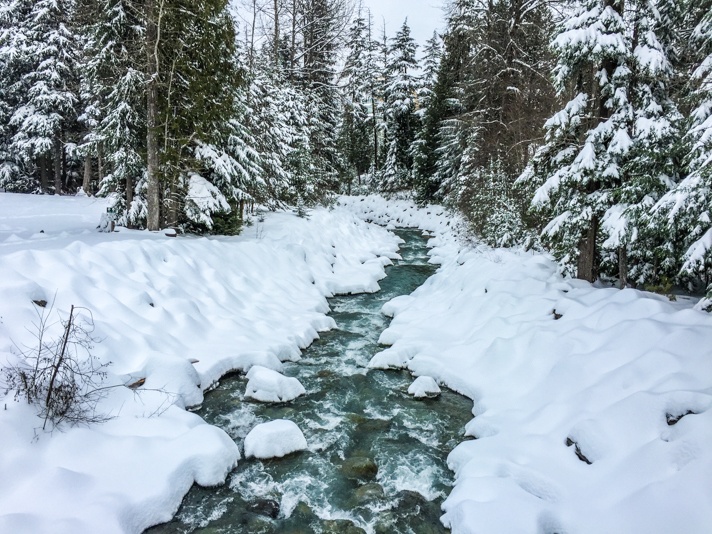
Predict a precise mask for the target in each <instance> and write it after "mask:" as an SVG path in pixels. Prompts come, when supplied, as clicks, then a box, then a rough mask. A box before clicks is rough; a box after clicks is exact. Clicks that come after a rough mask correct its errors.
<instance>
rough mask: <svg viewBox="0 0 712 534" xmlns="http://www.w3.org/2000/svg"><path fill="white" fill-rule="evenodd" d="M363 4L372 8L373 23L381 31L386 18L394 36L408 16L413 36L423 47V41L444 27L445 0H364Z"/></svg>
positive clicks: (388, 30) (387, 27)
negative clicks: (443, 7) (443, 8)
mask: <svg viewBox="0 0 712 534" xmlns="http://www.w3.org/2000/svg"><path fill="white" fill-rule="evenodd" d="M362 2H363V6H364V7H366V8H369V9H370V10H371V14H372V15H373V23H374V26H375V27H376V30H377V31H378V32H380V29H381V28H382V27H383V19H385V20H386V31H387V33H388V35H389V36H390V37H393V36H394V35H395V33H396V32H397V31H398V29H399V28H400V27H401V24H403V21H404V20H405V18H406V17H408V26H410V29H411V31H412V32H413V33H412V34H413V38H414V39H415V40H416V41H417V42H418V45H419V46H420V47H421V48H422V45H423V43H425V41H427V40H428V39H430V37H431V36H432V35H433V30H442V27H443V10H442V6H443V3H444V2H443V0H362Z"/></svg>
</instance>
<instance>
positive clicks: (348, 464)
mask: <svg viewBox="0 0 712 534" xmlns="http://www.w3.org/2000/svg"><path fill="white" fill-rule="evenodd" d="M341 472H342V473H343V475H344V476H345V477H346V478H350V479H357V480H368V479H371V478H375V477H376V475H377V474H378V466H377V465H376V462H374V461H373V460H371V459H370V458H366V457H364V456H353V457H351V458H347V459H346V460H345V461H344V463H343V464H341Z"/></svg>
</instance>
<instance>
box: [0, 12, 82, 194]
mask: <svg viewBox="0 0 712 534" xmlns="http://www.w3.org/2000/svg"><path fill="white" fill-rule="evenodd" d="M25 4H26V2H24V1H21V2H17V3H16V4H15V5H14V6H13V8H12V9H14V10H15V14H16V15H19V16H18V17H17V18H16V19H15V22H16V24H17V25H18V26H17V28H15V30H14V32H15V35H16V37H15V39H16V41H15V43H14V46H17V49H16V50H15V51H14V52H10V53H15V54H17V55H18V60H19V61H18V62H19V64H18V65H17V69H16V70H15V72H14V73H13V74H14V76H13V79H12V80H11V82H10V83H11V91H12V92H13V93H14V97H15V101H14V107H13V110H12V115H11V117H10V121H9V124H10V127H11V129H12V141H11V143H10V145H9V147H8V150H9V151H10V152H11V153H13V154H15V157H16V158H17V159H19V161H20V162H21V163H22V165H23V166H24V168H25V169H31V168H35V169H38V170H39V174H40V177H41V187H42V189H43V190H47V189H48V188H49V176H50V174H52V175H53V176H54V191H55V193H56V194H59V193H61V192H62V188H63V178H64V175H65V172H64V169H63V161H64V156H65V142H66V141H67V138H66V135H65V132H66V130H67V129H68V128H69V127H70V123H71V122H72V121H73V120H75V119H76V110H75V106H76V104H77V101H78V96H77V92H78V86H77V70H78V69H77V67H78V56H79V40H78V38H77V36H76V35H75V34H74V33H73V31H72V29H71V17H72V16H73V14H74V9H75V4H74V2H73V1H72V0H36V1H35V2H30V4H31V8H30V9H29V10H28V9H27V8H26V7H25Z"/></svg>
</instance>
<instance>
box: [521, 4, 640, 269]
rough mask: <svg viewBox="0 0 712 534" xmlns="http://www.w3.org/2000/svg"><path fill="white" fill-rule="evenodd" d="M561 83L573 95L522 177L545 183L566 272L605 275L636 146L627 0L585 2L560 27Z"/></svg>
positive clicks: (540, 197) (554, 244)
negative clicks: (610, 223) (606, 249)
mask: <svg viewBox="0 0 712 534" xmlns="http://www.w3.org/2000/svg"><path fill="white" fill-rule="evenodd" d="M553 46H554V49H555V52H556V54H557V56H558V64H557V67H556V69H555V73H554V75H555V84H556V88H557V90H558V92H559V94H560V95H561V96H564V95H566V94H572V95H573V96H572V98H569V100H568V102H567V103H566V105H565V106H564V108H563V109H562V110H561V111H559V112H558V113H556V114H555V115H554V116H553V117H552V118H551V119H549V120H548V121H547V122H546V124H545V128H546V142H545V144H544V145H543V146H542V147H541V148H540V149H539V150H538V152H537V154H536V156H535V157H534V159H533V161H532V162H531V164H530V165H529V167H528V168H527V170H526V171H525V173H524V174H523V175H522V177H521V180H523V181H526V180H532V181H534V182H535V183H538V184H539V187H538V189H537V191H536V194H535V196H534V200H533V205H534V206H535V207H536V208H538V209H540V210H542V211H543V216H544V218H545V219H546V220H547V221H548V222H547V224H546V226H545V228H544V230H543V232H542V238H543V239H544V241H545V242H546V243H547V244H548V246H549V247H551V249H552V251H553V252H554V254H555V256H556V257H557V259H559V260H560V262H561V264H562V266H563V267H564V268H565V270H567V271H569V272H573V273H575V274H576V276H578V277H579V278H582V279H585V280H589V281H593V280H594V279H595V278H596V277H597V276H598V269H599V261H600V260H599V248H598V237H599V227H600V221H601V218H602V217H603V216H604V214H605V213H606V210H607V209H609V208H610V207H611V204H612V199H611V192H612V191H613V190H614V189H615V188H616V187H617V186H618V184H619V183H620V180H621V178H622V165H623V163H624V161H625V157H626V156H627V154H628V151H629V150H630V147H631V144H632V139H631V136H630V122H631V120H632V118H633V110H632V107H631V102H630V95H629V83H630V75H631V67H630V64H629V59H630V54H629V52H630V44H629V37H628V35H627V32H626V25H625V22H624V19H623V2H622V0H603V1H601V0H585V1H583V2H581V3H580V5H579V6H578V7H577V8H576V11H575V12H574V14H573V16H572V17H571V18H569V19H567V20H566V21H565V22H564V23H563V24H562V25H561V27H560V30H559V32H558V35H557V36H556V38H555V40H554V42H553Z"/></svg>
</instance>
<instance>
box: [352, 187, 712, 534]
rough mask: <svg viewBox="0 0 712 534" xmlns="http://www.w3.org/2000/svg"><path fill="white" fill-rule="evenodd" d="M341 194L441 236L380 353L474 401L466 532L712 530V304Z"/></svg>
mask: <svg viewBox="0 0 712 534" xmlns="http://www.w3.org/2000/svg"><path fill="white" fill-rule="evenodd" d="M342 204H345V205H346V207H347V208H348V209H350V210H351V211H353V212H356V213H358V214H359V216H361V217H362V218H363V219H364V220H369V221H374V222H378V223H380V224H384V225H390V226H406V225H407V226H417V227H419V228H421V229H423V230H425V231H428V232H431V233H433V234H434V235H435V238H434V239H433V240H432V242H431V244H432V245H434V248H433V250H432V256H433V261H435V262H437V263H439V264H441V267H440V269H439V270H438V272H437V274H436V275H434V276H433V277H431V278H430V279H429V280H428V281H427V282H426V283H425V285H423V286H422V287H420V288H419V289H418V290H416V291H415V293H414V294H413V295H411V296H407V297H400V298H397V299H394V300H393V301H391V302H390V303H388V304H387V305H386V306H384V312H385V313H387V314H389V315H394V317H395V318H394V321H393V323H392V324H391V326H390V328H388V329H387V330H386V331H385V332H384V333H383V335H382V336H381V340H380V341H381V342H382V343H384V344H386V345H391V346H390V347H389V348H387V349H385V350H384V351H383V352H381V353H380V354H378V355H376V356H375V357H374V358H373V360H372V361H371V364H370V365H371V366H372V367H405V368H407V369H410V370H411V371H412V372H413V373H414V374H416V375H427V376H432V377H434V378H436V379H437V380H438V381H440V382H441V383H444V384H447V385H448V386H450V387H451V388H453V389H455V390H458V391H460V392H461V393H463V394H465V395H467V396H469V397H471V398H472V399H473V401H474V408H473V414H474V415H475V416H476V417H475V418H474V419H473V420H472V422H471V423H470V424H469V425H468V428H467V434H468V435H470V436H473V437H475V438H477V439H475V440H470V441H465V442H463V443H462V444H460V445H459V446H458V447H457V448H456V449H455V450H454V451H453V452H452V454H451V455H450V457H449V464H450V466H451V468H452V469H453V470H454V471H455V473H456V477H457V481H456V485H455V488H454V489H453V491H452V493H451V495H450V496H449V497H448V498H447V500H446V501H445V504H444V511H445V515H444V517H443V521H444V522H445V524H446V525H448V526H450V527H451V528H452V530H453V532H455V533H470V532H472V533H474V532H479V533H498V532H501V533H512V532H531V533H534V532H540V533H555V532H558V533H561V532H569V533H592V534H593V533H601V532H606V533H621V534H624V533H633V532H635V533H637V532H645V533H661V534H663V533H686V534H697V533H699V534H703V533H709V532H712V447H710V444H711V443H712V410H711V409H710V407H712V316H710V315H709V314H707V313H704V312H701V311H697V310H695V309H693V305H694V301H693V300H686V299H684V298H678V300H677V301H676V302H670V301H669V300H668V298H666V297H664V296H659V295H655V294H651V293H646V292H641V291H636V290H632V289H626V290H624V291H620V290H617V289H603V288H594V287H592V286H591V285H590V284H588V283H585V282H582V281H579V280H572V279H563V278H561V277H560V276H559V275H557V274H556V265H555V264H554V262H553V261H551V259H549V258H547V257H545V256H543V255H541V254H538V253H533V252H524V251H521V250H493V249H490V248H486V247H483V246H476V245H471V246H464V245H460V244H458V242H457V240H456V239H454V237H453V232H452V230H451V228H452V227H453V226H454V225H455V223H454V222H452V220H450V219H448V217H447V216H446V215H445V214H443V213H442V210H440V209H438V208H432V207H430V208H425V209H418V208H415V207H414V206H412V205H411V204H410V203H409V202H405V201H400V202H393V201H392V202H388V203H386V202H385V201H383V199H381V198H379V197H367V198H365V199H364V198H354V197H352V198H346V199H342ZM688 412H692V413H691V414H689V415H685V414H688ZM680 416H683V417H682V418H680V419H678V418H679V417H680ZM577 453H578V454H577ZM579 456H580V458H579ZM587 462H590V464H589V463H587Z"/></svg>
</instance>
